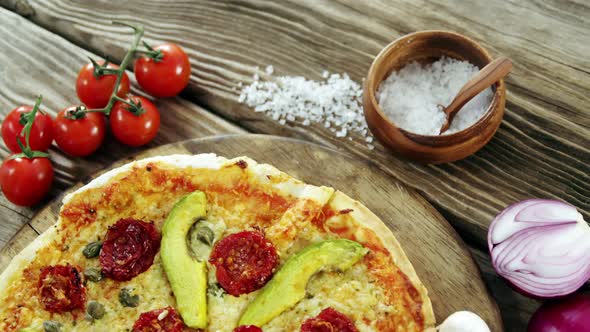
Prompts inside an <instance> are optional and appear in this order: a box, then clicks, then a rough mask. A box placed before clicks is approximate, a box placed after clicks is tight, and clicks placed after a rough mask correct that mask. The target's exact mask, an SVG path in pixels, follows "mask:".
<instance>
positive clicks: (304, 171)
mask: <svg viewBox="0 0 590 332" xmlns="http://www.w3.org/2000/svg"><path fill="white" fill-rule="evenodd" d="M201 151H211V152H214V153H217V154H219V155H223V156H228V157H238V156H242V155H247V156H249V157H251V158H253V159H255V160H256V161H258V162H260V163H270V164H272V165H274V166H276V167H277V168H279V169H280V170H282V171H284V172H287V173H288V174H290V175H292V176H295V177H297V178H299V179H301V180H303V181H305V182H306V183H310V184H315V185H328V186H332V187H334V188H335V189H338V190H341V191H343V192H344V193H345V194H347V195H350V196H351V197H352V198H354V199H358V200H360V201H361V202H362V203H364V204H365V205H366V206H367V207H368V208H369V209H370V210H371V211H372V212H374V213H375V214H376V215H377V216H378V217H379V218H380V219H381V220H382V221H383V222H384V223H385V224H386V225H387V226H388V227H389V228H390V229H391V230H392V231H393V232H394V234H395V235H396V238H397V239H398V241H399V242H400V244H401V245H402V247H403V248H404V251H405V252H406V254H407V255H408V258H409V259H410V261H411V262H412V264H413V266H414V267H415V268H416V272H417V273H418V275H419V277H420V279H421V280H422V281H423V282H424V284H425V285H426V287H427V288H428V293H429V296H430V298H431V300H432V304H433V308H434V312H435V315H436V316H437V319H438V321H439V322H440V321H442V320H443V319H444V318H445V317H447V316H448V315H450V314H451V313H453V312H455V311H458V310H471V311H474V312H477V313H478V314H479V315H481V316H482V317H483V318H484V319H485V320H486V322H488V324H489V325H490V327H491V329H492V330H493V331H499V330H501V329H502V322H501V318H500V314H499V311H498V308H497V306H496V304H495V302H494V301H493V299H492V297H491V296H490V294H489V293H488V291H487V290H486V287H485V284H484V283H483V280H482V279H481V277H480V273H479V270H478V268H477V266H476V264H475V262H474V261H473V259H471V257H470V254H469V250H468V248H467V247H466V246H465V244H464V243H463V241H461V239H460V238H459V236H458V235H457V234H456V233H455V231H454V230H453V228H452V227H451V226H450V225H449V224H448V223H447V222H446V220H444V218H443V217H442V216H441V215H440V214H439V213H438V212H437V211H436V210H435V209H434V208H433V207H432V206H431V205H430V204H429V203H427V202H426V200H425V199H424V198H422V197H421V196H420V195H418V194H417V193H416V192H415V191H413V190H408V189H407V187H406V186H405V185H403V184H401V183H399V182H398V181H396V180H395V179H393V178H392V177H391V176H389V175H386V174H385V173H384V172H382V171H380V170H379V169H377V168H376V167H375V166H370V165H367V164H366V163H365V162H363V161H360V160H357V159H351V158H348V157H346V156H344V155H342V154H340V153H336V152H335V151H333V150H331V149H326V148H323V147H321V146H318V145H316V144H309V143H306V142H302V141H299V140H292V139H286V138H278V137H273V136H266V135H239V136H225V137H213V138H205V139H193V140H188V141H184V142H181V143H177V144H170V145H164V146H159V147H156V148H154V149H150V150H147V151H145V152H143V153H142V154H141V155H140V156H138V157H137V158H138V159H139V158H145V157H148V156H155V155H168V154H176V153H193V154H194V153H199V152H201ZM293 160H305V162H293ZM123 162H125V161H123ZM119 165H120V164H119ZM320 168H323V169H326V170H330V171H323V172H318V171H317V170H318V169H320ZM60 207H61V202H60V200H55V201H54V202H53V203H52V204H51V205H50V206H48V207H47V208H45V209H44V210H43V211H41V212H40V213H39V214H38V215H37V216H36V217H35V218H34V219H33V220H32V221H31V224H32V225H33V227H34V228H35V229H37V230H40V231H44V230H45V229H47V228H48V227H50V226H51V225H52V224H53V222H54V220H55V219H56V218H57V214H58V213H59V208H60ZM416 220H420V222H419V223H417V222H416ZM154 221H155V223H156V224H160V222H161V220H160V221H159V220H154ZM21 235H23V238H22V241H21V240H17V239H20V236H21ZM25 235H26V234H19V237H18V238H17V239H15V241H13V242H15V243H18V244H22V243H29V242H30V240H31V239H30V237H29V236H25ZM424 238H428V239H429V241H424V240H423V239H424ZM12 253H13V252H6V253H2V252H0V262H2V260H5V261H6V259H5V258H6V257H5V256H6V255H8V254H12ZM72 263H75V262H72ZM3 268H4V266H3V265H1V264H0V271H2V269H3Z"/></svg>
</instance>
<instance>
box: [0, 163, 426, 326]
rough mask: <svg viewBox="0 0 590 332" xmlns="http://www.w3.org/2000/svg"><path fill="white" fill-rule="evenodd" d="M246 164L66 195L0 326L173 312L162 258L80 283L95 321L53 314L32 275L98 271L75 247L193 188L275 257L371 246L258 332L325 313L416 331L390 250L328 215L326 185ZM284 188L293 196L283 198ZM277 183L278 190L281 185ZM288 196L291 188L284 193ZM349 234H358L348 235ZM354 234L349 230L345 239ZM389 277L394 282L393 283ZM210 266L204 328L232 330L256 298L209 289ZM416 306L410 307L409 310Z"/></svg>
mask: <svg viewBox="0 0 590 332" xmlns="http://www.w3.org/2000/svg"><path fill="white" fill-rule="evenodd" d="M243 166H244V165H243V164H233V165H228V166H226V167H221V168H219V169H191V168H186V169H178V168H174V167H167V166H165V165H163V164H160V163H148V164H147V165H145V166H141V167H139V166H136V167H133V168H131V169H130V171H129V172H126V173H123V174H118V175H116V176H115V178H114V179H112V180H111V181H110V182H108V183H107V184H105V185H104V186H97V187H91V188H89V189H85V190H84V191H83V192H81V193H79V194H77V195H73V196H71V197H69V198H68V202H67V203H66V204H65V205H64V207H63V208H62V211H61V223H60V224H59V225H58V229H57V236H56V237H55V238H54V240H53V241H52V242H51V243H50V245H48V246H47V247H44V248H42V249H40V250H39V251H38V252H37V256H36V258H35V259H34V260H33V261H32V262H31V263H30V264H29V265H28V266H27V268H26V269H25V270H24V271H23V273H22V275H21V276H20V278H19V279H17V280H15V281H14V282H13V283H12V284H11V285H10V286H9V289H7V290H6V291H5V292H4V294H7V295H6V296H5V297H4V298H0V330H1V331H9V332H11V331H17V330H18V329H19V328H23V327H29V326H40V325H41V324H42V322H43V321H45V320H48V319H53V320H57V321H59V322H61V323H62V324H63V325H64V331H130V329H131V327H132V326H133V323H134V322H135V320H137V318H138V317H139V315H140V314H141V313H142V312H146V311H150V310H154V309H158V308H162V307H165V306H168V305H170V306H173V307H174V306H175V300H174V297H173V295H172V292H171V288H170V285H169V284H168V281H167V279H166V275H165V273H164V270H163V268H162V265H161V259H160V256H159V254H158V255H157V256H156V257H155V260H154V264H153V265H152V267H151V268H150V269H149V270H148V271H146V272H144V273H142V274H140V275H139V276H137V277H135V278H133V279H132V280H130V281H128V282H115V281H113V280H109V279H103V280H102V281H100V282H97V283H93V282H90V281H89V282H87V284H86V287H87V289H86V290H87V300H88V301H89V300H95V301H98V302H100V303H101V304H103V305H104V306H105V310H106V314H105V316H104V317H103V318H102V319H100V320H96V321H94V322H92V323H91V322H89V321H87V320H85V319H84V316H85V313H84V311H82V310H75V311H73V312H71V313H65V314H54V315H51V314H49V313H48V312H46V311H44V310H43V309H42V307H41V306H40V304H39V299H38V297H37V281H38V277H39V271H40V270H41V268H43V267H45V266H47V265H56V264H66V263H70V264H72V265H75V266H78V267H79V268H80V270H81V271H83V270H84V269H86V268H88V267H100V265H99V261H98V259H97V258H95V259H86V258H85V257H84V256H83V255H82V249H83V248H84V246H85V245H87V244H88V243H89V242H91V241H95V240H97V238H98V237H104V235H105V233H106V230H107V228H108V226H109V225H112V224H114V223H115V222H116V221H117V220H119V219H121V218H136V219H141V220H145V221H153V222H154V223H155V225H156V226H157V227H158V228H161V226H162V224H163V222H164V220H165V218H166V216H167V215H168V213H169V212H170V210H171V209H172V207H173V205H174V203H175V202H176V201H177V200H178V199H179V198H181V197H182V196H184V195H186V194H187V193H189V192H192V191H194V190H202V191H204V192H205V193H206V194H207V199H208V210H209V211H208V217H207V219H208V220H209V221H210V222H212V223H214V224H216V225H219V228H218V230H219V232H224V235H228V234H230V233H234V232H238V231H241V230H244V229H252V227H257V228H261V229H263V230H264V232H265V234H266V236H267V238H268V239H269V240H270V241H271V242H273V244H274V245H275V246H276V248H277V251H278V253H279V256H280V257H281V261H282V262H284V261H285V260H286V258H287V257H289V256H291V255H292V254H294V253H296V252H298V251H299V250H301V249H302V248H304V247H306V246H307V245H309V244H311V243H315V242H318V241H321V240H325V239H330V238H337V237H346V238H351V239H355V240H357V241H359V242H361V243H364V244H365V245H366V246H367V247H368V248H370V249H372V253H370V254H369V255H367V256H366V257H365V258H364V259H363V260H362V261H361V262H359V263H357V264H356V265H355V266H354V267H353V268H351V269H350V270H348V271H345V272H331V271H324V272H321V273H318V274H317V275H315V276H314V277H312V279H311V280H310V282H309V283H308V286H307V291H308V296H307V297H306V298H305V299H303V300H302V301H300V302H299V303H298V304H297V305H296V306H295V307H293V308H291V309H289V310H287V311H286V312H284V313H282V314H281V315H280V316H278V317H276V318H275V319H273V320H272V321H271V322H269V323H268V324H267V325H266V326H263V327H262V328H263V329H264V331H285V330H288V331H297V330H298V329H299V326H300V325H301V323H302V322H303V321H304V320H305V319H307V318H309V317H312V316H315V315H317V314H318V313H319V312H320V311H321V310H323V309H325V308H326V307H333V308H334V309H336V310H338V311H340V312H342V313H344V314H346V315H348V316H349V317H351V318H352V319H353V320H354V321H355V323H356V326H357V327H358V329H359V330H360V331H418V330H420V326H421V325H420V324H421V323H420V321H419V318H418V319H416V318H415V316H414V315H413V312H415V309H416V308H417V309H418V311H419V309H420V303H419V301H418V300H416V297H415V296H414V295H415V294H413V292H415V289H413V286H412V285H411V283H409V282H407V280H406V279H404V276H403V274H401V272H400V271H399V270H397V269H396V267H395V265H394V264H393V260H392V258H391V257H390V256H388V252H387V251H386V250H384V249H383V246H382V245H381V243H380V241H379V240H378V238H377V237H376V236H375V234H374V233H372V231H370V230H368V229H365V228H362V227H360V229H361V231H358V229H359V226H360V225H358V224H355V222H354V220H351V218H347V216H346V211H340V213H339V212H334V211H332V210H330V209H329V208H327V206H326V204H327V203H328V200H329V198H330V196H331V194H332V192H333V190H332V189H330V188H325V187H313V186H302V184H301V183H300V182H295V181H296V180H293V179H292V178H290V177H288V176H287V175H285V174H284V173H277V171H276V170H275V169H269V170H268V172H269V174H268V175H267V176H264V175H263V174H260V169H263V170H264V169H265V168H264V167H262V168H260V169H259V170H258V172H257V173H252V172H250V171H249V169H248V168H247V167H243ZM286 183H291V186H293V187H294V188H295V189H294V190H293V193H294V194H287V193H285V191H286V187H287V185H286ZM279 184H280V186H279ZM287 191H288V190H287ZM352 230H355V231H354V232H352ZM351 232H352V233H351ZM394 279H395V280H394ZM215 283H216V278H215V268H214V267H213V266H211V265H210V266H209V285H210V289H209V292H208V302H209V305H208V310H209V313H208V314H209V327H208V329H207V331H232V330H233V328H234V327H235V325H236V323H237V321H238V319H239V317H240V315H241V313H242V312H243V310H244V308H245V307H246V306H247V304H248V303H249V302H250V301H251V300H252V299H253V298H254V297H255V296H256V295H257V293H258V291H257V292H253V293H250V294H246V295H242V296H240V297H234V296H231V295H228V294H225V293H224V292H223V290H220V289H218V288H216V287H215ZM123 287H127V288H131V289H132V290H133V292H134V293H135V294H138V295H139V296H140V301H139V305H138V306H137V307H135V308H127V307H123V306H122V305H121V303H119V300H118V295H119V292H120V290H121V289H122V288H123ZM412 309H413V311H412Z"/></svg>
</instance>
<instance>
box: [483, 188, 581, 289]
mask: <svg viewBox="0 0 590 332" xmlns="http://www.w3.org/2000/svg"><path fill="white" fill-rule="evenodd" d="M488 246H489V249H490V255H491V256H492V264H493V265H494V268H495V269H496V272H498V274H499V275H501V276H502V277H504V278H506V279H507V280H508V281H509V282H510V283H511V284H512V285H513V286H515V287H516V288H517V289H518V290H520V291H522V292H523V293H525V294H526V295H531V296H534V297H539V298H551V297H558V296H564V295H568V294H571V293H573V292H575V291H576V290H577V289H578V288H580V287H581V286H582V285H583V284H584V283H585V282H586V281H587V280H588V279H590V227H589V226H588V224H586V222H585V221H584V219H583V217H582V215H581V214H580V213H579V212H578V211H577V210H576V208H575V207H574V206H572V205H569V204H567V203H563V202H560V201H556V200H547V199H530V200H526V201H522V202H520V203H516V204H513V205H511V206H509V207H507V208H506V209H505V210H504V211H502V212H501V213H500V214H499V215H498V216H497V217H496V219H494V221H492V223H491V225H490V229H489V231H488Z"/></svg>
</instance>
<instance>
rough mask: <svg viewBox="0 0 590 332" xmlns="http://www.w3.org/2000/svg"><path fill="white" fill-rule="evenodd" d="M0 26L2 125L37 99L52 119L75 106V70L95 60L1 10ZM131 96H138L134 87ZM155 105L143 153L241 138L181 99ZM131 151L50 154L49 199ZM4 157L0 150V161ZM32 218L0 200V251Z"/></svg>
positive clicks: (114, 147) (109, 143)
mask: <svg viewBox="0 0 590 332" xmlns="http://www.w3.org/2000/svg"><path fill="white" fill-rule="evenodd" d="M0 22H2V23H1V24H0V48H1V49H2V52H0V87H2V88H0V109H1V111H0V119H4V116H5V115H6V114H7V113H8V112H9V111H10V110H11V109H12V108H14V107H16V105H20V104H31V105H32V104H34V99H35V98H36V96H37V95H39V94H41V95H43V97H44V100H43V104H42V105H43V106H42V107H43V110H45V111H47V112H48V113H50V114H52V115H53V116H55V114H56V113H57V112H59V111H60V110H61V109H63V108H65V107H67V106H69V105H73V104H76V103H79V101H78V98H77V96H76V91H75V85H74V82H75V80H76V76H77V74H78V70H80V68H81V67H82V66H83V65H84V64H85V63H86V62H87V61H88V56H90V55H92V56H94V57H97V56H96V55H93V54H91V53H89V52H87V51H85V50H83V49H81V48H79V47H77V46H75V45H73V44H71V43H69V42H67V41H65V40H64V39H62V38H60V37H58V36H56V35H54V34H53V33H51V32H48V31H47V30H45V29H42V28H39V27H37V26H35V25H34V24H31V23H30V22H27V21H26V20H24V19H22V18H21V17H19V16H17V15H15V14H11V13H10V12H7V11H6V10H3V9H0ZM41 50H42V51H41ZM131 77H133V76H132V75H131ZM132 81H133V79H132ZM134 86H135V84H134ZM133 90H134V92H135V93H137V92H139V90H138V89H136V88H135V87H134V88H133ZM155 104H156V106H157V107H158V108H159V109H160V111H161V112H162V117H161V119H162V121H161V128H160V133H159V134H158V136H157V137H156V139H155V140H154V141H153V142H151V143H150V144H149V145H148V146H147V147H148V148H149V147H155V146H158V145H162V144H166V143H170V142H176V141H179V140H184V139H187V138H191V137H204V136H210V135H218V134H230V133H245V132H247V131H246V130H244V129H241V128H240V127H238V126H236V125H233V124H231V123H228V122H227V121H224V120H223V119H220V118H219V117H217V116H215V115H213V114H211V113H210V112H207V111H206V110H204V109H203V108H201V107H199V106H197V105H195V104H193V103H191V102H188V101H186V100H183V99H181V98H172V99H165V100H162V99H160V100H156V101H155ZM172 115H173V116H172ZM137 151H139V149H135V148H129V147H125V146H123V145H121V144H119V143H117V142H116V141H115V140H114V139H113V138H112V137H108V138H107V140H106V142H105V144H104V145H103V146H102V147H101V148H100V149H99V150H98V151H97V152H96V153H95V154H93V155H92V156H90V157H88V158H72V157H69V156H67V155H65V154H64V153H62V152H61V151H60V150H59V149H57V148H52V149H51V151H50V154H51V158H52V161H53V164H54V166H55V168H56V179H55V181H54V186H53V191H52V193H51V197H53V196H56V195H58V194H59V193H61V192H62V191H63V190H65V189H67V188H69V187H70V186H71V185H73V184H74V183H76V182H78V181H80V179H82V178H84V177H85V176H88V175H89V174H92V173H94V172H97V171H98V170H100V169H103V168H104V167H105V166H107V165H110V164H111V163H113V162H114V161H115V160H118V159H120V158H124V157H126V156H128V155H130V154H133V153H137ZM8 154H9V151H8V150H7V148H6V147H5V146H4V145H2V146H1V147H0V155H1V157H2V159H4V157H5V156H7V155H8ZM51 197H49V199H51ZM34 212H35V209H28V208H20V207H16V206H14V205H12V204H11V203H10V202H8V201H7V200H6V198H5V197H4V196H3V195H0V216H1V217H2V227H0V247H2V246H3V245H4V244H5V243H6V241H8V239H10V237H12V235H14V233H15V232H16V231H17V230H18V229H19V228H20V227H22V225H24V224H25V223H26V222H27V221H29V220H30V218H31V217H32V216H33V214H34Z"/></svg>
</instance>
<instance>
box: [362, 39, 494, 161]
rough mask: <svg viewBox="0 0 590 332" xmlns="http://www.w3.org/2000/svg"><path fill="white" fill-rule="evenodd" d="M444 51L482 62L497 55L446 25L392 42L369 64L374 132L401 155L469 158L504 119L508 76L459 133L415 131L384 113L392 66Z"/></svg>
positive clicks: (368, 102)
mask: <svg viewBox="0 0 590 332" xmlns="http://www.w3.org/2000/svg"><path fill="white" fill-rule="evenodd" d="M443 55H446V56H448V57H451V58H455V59H459V60H467V61H469V62H471V63H473V64H474V65H476V66H478V67H479V68H482V67H484V66H485V65H487V64H488V63H489V62H490V61H492V57H491V56H490V54H489V53H488V52H487V51H486V50H485V49H484V48H483V47H481V46H480V45H479V44H477V43H476V42H475V41H473V40H471V39H469V38H467V37H465V36H462V35H460V34H456V33H452V32H446V31H420V32H415V33H411V34H409V35H405V36H403V37H401V38H399V39H397V40H395V41H394V42H392V43H391V44H389V45H387V46H386V47H385V48H384V49H383V50H382V51H381V52H380V53H379V54H378V55H377V57H376V58H375V60H374V61H373V64H372V65H371V68H370V69H369V74H368V75H367V79H366V80H365V83H364V91H363V107H364V112H365V118H366V120H367V124H368V125H369V129H370V130H371V132H372V133H373V135H374V136H375V137H377V139H379V141H381V142H382V143H383V144H385V145H386V146H388V147H389V148H391V150H392V151H393V152H394V153H395V154H397V155H400V156H403V157H405V158H408V159H411V160H416V161H420V162H423V163H435V164H437V163H444V162H450V161H455V160H459V159H463V158H465V157H467V156H469V155H471V154H473V153H475V152H476V151H477V150H479V149H481V148H482V147H483V146H484V145H485V144H486V143H487V142H489V140H490V139H491V138H492V136H494V134H495V133H496V130H497V129H498V127H499V126H500V122H502V117H503V115H504V105H505V104H506V87H505V85H504V80H500V81H499V82H498V83H496V84H495V85H494V86H493V87H492V88H493V89H494V97H493V98H492V102H491V104H490V106H489V108H488V110H487V111H486V113H485V114H484V115H483V117H482V118H481V119H479V120H478V121H477V122H476V123H475V124H473V125H472V126H471V127H468V128H466V129H464V130H461V131H459V132H456V133H453V134H449V135H441V136H428V135H420V134H415V133H411V132H408V131H406V130H404V129H401V128H399V127H397V126H396V125H395V123H393V122H392V121H391V120H390V119H389V118H388V117H387V116H386V115H385V114H384V113H383V111H382V110H381V108H380V106H379V103H378V102H377V99H376V97H375V93H376V91H377V88H378V87H379V84H381V82H382V81H383V80H384V79H386V78H387V77H388V76H389V74H390V73H391V72H392V71H397V70H399V69H401V68H402V67H403V66H405V65H406V64H408V63H409V62H411V61H417V62H420V63H432V62H434V61H436V60H437V59H439V58H440V57H441V56H443Z"/></svg>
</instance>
